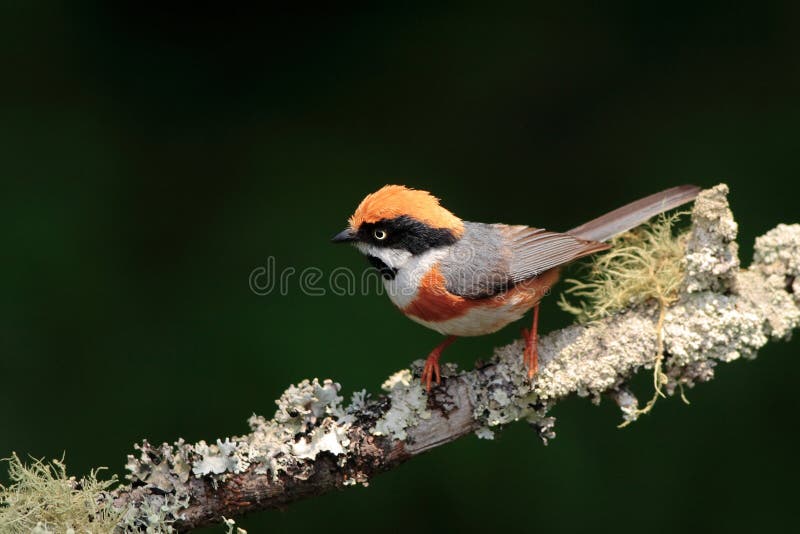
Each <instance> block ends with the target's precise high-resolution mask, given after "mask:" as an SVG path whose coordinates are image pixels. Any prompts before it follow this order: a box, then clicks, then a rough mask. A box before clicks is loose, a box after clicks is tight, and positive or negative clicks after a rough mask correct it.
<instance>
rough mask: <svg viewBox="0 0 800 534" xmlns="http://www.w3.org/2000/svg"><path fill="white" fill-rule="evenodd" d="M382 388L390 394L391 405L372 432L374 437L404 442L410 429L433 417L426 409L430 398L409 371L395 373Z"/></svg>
mask: <svg viewBox="0 0 800 534" xmlns="http://www.w3.org/2000/svg"><path fill="white" fill-rule="evenodd" d="M381 388H382V389H383V390H384V391H385V392H387V393H388V394H389V401H390V402H391V405H390V407H389V409H388V410H387V411H386V413H384V415H383V416H382V417H381V418H380V419H378V421H376V422H375V426H374V427H372V429H371V430H370V432H371V433H372V434H373V435H376V436H390V437H391V438H392V439H399V440H404V439H406V437H407V435H408V434H407V433H406V429H407V428H408V427H410V426H414V425H416V424H417V422H418V421H419V420H420V419H428V418H429V417H430V416H431V414H430V412H429V411H428V409H427V407H426V405H427V402H428V397H427V395H426V394H425V390H424V389H423V387H422V383H421V382H420V381H419V380H416V379H415V378H414V376H413V375H412V374H411V371H410V370H409V369H403V370H401V371H398V372H396V373H394V374H393V375H392V376H390V377H389V378H388V379H386V381H385V382H384V383H383V385H382V386H381Z"/></svg>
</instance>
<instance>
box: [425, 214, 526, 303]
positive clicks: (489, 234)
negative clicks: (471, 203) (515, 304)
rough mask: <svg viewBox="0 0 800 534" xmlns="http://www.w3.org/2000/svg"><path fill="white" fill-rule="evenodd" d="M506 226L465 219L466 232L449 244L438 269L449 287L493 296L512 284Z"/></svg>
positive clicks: (463, 292)
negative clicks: (455, 241) (456, 240)
mask: <svg viewBox="0 0 800 534" xmlns="http://www.w3.org/2000/svg"><path fill="white" fill-rule="evenodd" d="M511 261H512V254H511V250H510V249H509V247H508V243H507V235H506V226H505V225H502V224H484V223H475V222H467V221H465V222H464V235H463V236H462V237H461V239H459V240H458V242H457V243H455V244H454V245H452V246H450V248H449V250H448V253H447V255H446V256H445V257H444V258H443V259H442V260H440V262H439V269H440V271H441V273H442V276H443V277H444V279H445V283H446V287H447V290H448V291H449V292H450V293H453V294H454V295H459V296H461V297H466V298H470V299H479V298H484V297H490V296H492V295H496V294H498V293H502V292H503V291H505V290H506V289H508V288H509V287H511V286H512V285H513V282H511V278H510V276H509V274H510V267H511Z"/></svg>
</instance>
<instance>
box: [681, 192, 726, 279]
mask: <svg viewBox="0 0 800 534" xmlns="http://www.w3.org/2000/svg"><path fill="white" fill-rule="evenodd" d="M738 229H739V227H738V225H737V224H736V221H734V219H733V213H731V210H730V208H729V207H728V186H727V185H725V184H719V185H717V186H715V187H712V188H711V189H706V190H705V191H702V192H700V195H698V197H697V200H695V205H694V209H693V210H692V231H691V234H690V236H689V241H688V243H687V246H686V258H685V269H686V278H685V280H684V291H685V292H687V293H694V292H698V291H716V292H724V291H727V290H728V289H730V288H731V287H733V286H734V284H735V280H736V276H737V274H738V273H739V255H738V252H739V245H738V244H737V243H736V234H737V232H738Z"/></svg>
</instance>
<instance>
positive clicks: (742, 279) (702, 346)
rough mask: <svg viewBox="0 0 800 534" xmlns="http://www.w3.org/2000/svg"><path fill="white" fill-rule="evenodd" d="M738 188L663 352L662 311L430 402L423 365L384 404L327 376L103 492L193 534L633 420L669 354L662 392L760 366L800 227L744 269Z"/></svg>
mask: <svg viewBox="0 0 800 534" xmlns="http://www.w3.org/2000/svg"><path fill="white" fill-rule="evenodd" d="M727 191H728V190H727V186H725V185H719V186H717V187H715V188H713V189H710V190H707V191H704V192H703V193H701V195H700V197H699V198H698V200H697V202H696V203H695V207H694V210H693V213H692V222H693V226H692V231H691V235H690V238H689V242H688V245H687V250H686V256H685V263H684V265H685V268H686V273H687V275H686V279H685V281H684V286H683V289H682V290H681V293H680V296H679V299H678V300H677V302H676V303H675V304H674V305H673V306H671V307H670V308H669V309H668V310H667V312H666V316H665V321H664V325H663V331H662V333H663V346H664V349H665V350H664V353H663V358H662V355H660V354H658V343H657V331H656V326H657V320H658V315H659V308H658V305H657V304H648V303H646V304H643V305H639V306H636V307H634V308H632V309H629V310H627V311H624V312H622V313H619V314H616V315H613V316H611V317H608V318H606V319H604V320H601V321H596V322H593V323H589V324H585V325H573V326H570V327H567V328H564V329H562V330H559V331H555V332H552V333H550V334H549V335H546V336H544V337H542V338H541V341H540V349H539V358H540V359H539V361H540V370H539V373H538V375H537V376H536V377H535V379H534V380H533V382H532V383H531V382H530V381H528V380H527V378H526V370H525V369H524V368H523V365H522V349H523V344H522V342H521V341H517V342H514V343H511V344H510V345H507V346H505V347H500V348H498V349H496V351H495V354H494V356H493V357H492V359H491V361H490V362H489V363H486V364H479V365H478V366H477V368H476V369H475V370H473V371H469V372H459V371H458V370H457V369H456V366H455V365H453V364H445V365H444V366H443V375H444V379H443V382H442V385H441V386H440V387H436V388H434V389H433V390H432V391H431V395H430V396H428V395H426V393H425V392H424V390H423V389H422V388H421V386H420V384H419V378H418V376H419V371H420V364H421V361H418V362H415V363H414V364H413V365H412V368H411V369H410V370H403V371H400V372H398V373H396V374H395V375H393V376H392V377H390V378H389V379H388V380H387V381H386V383H384V385H383V389H384V390H385V391H386V395H385V396H381V397H379V398H375V399H370V398H368V395H366V393H365V392H363V391H362V392H358V393H355V394H354V395H353V399H352V401H351V402H350V404H349V405H348V406H347V407H343V406H342V397H340V396H339V395H338V393H339V389H340V387H339V385H338V384H335V383H333V382H331V381H329V380H326V381H324V382H322V383H320V382H318V381H317V380H316V379H314V380H313V381H307V380H306V381H304V382H302V383H301V384H298V385H297V386H292V387H290V388H289V389H288V390H286V392H284V394H283V395H282V396H281V398H280V399H279V400H278V401H276V402H277V405H278V410H277V412H276V414H275V417H274V418H273V419H271V420H266V419H265V418H263V417H258V416H253V417H252V418H251V419H250V421H249V423H250V428H251V432H250V433H248V434H245V435H242V436H237V437H233V438H226V439H225V440H217V442H216V443H214V444H211V445H208V444H206V443H205V442H202V441H201V442H199V443H196V444H188V443H185V442H184V441H183V440H179V441H178V442H176V443H174V444H172V445H169V444H163V445H161V446H157V447H156V446H153V445H151V444H149V443H147V442H146V441H145V442H144V443H142V444H141V445H137V450H138V452H137V454H136V455H135V456H129V457H128V464H127V468H128V470H129V471H130V474H129V475H128V479H129V480H130V484H129V485H127V486H124V487H121V488H119V489H117V490H115V491H114V492H111V493H109V494H107V495H106V496H105V498H106V499H111V500H112V502H113V503H114V505H115V506H116V507H118V508H120V509H122V510H124V515H123V517H122V520H121V523H120V527H121V528H122V529H124V530H136V529H145V528H147V527H148V526H149V527H153V528H154V529H156V530H158V529H162V530H164V531H170V529H172V528H174V529H175V530H177V531H188V530H191V529H193V528H196V527H199V526H203V525H206V524H209V523H213V522H218V521H221V517H222V516H226V517H236V516H239V515H241V514H244V513H246V512H252V511H255V510H262V509H266V508H276V507H281V506H284V505H286V504H287V503H290V502H292V501H296V500H299V499H304V498H306V497H310V496H313V495H318V494H321V493H325V492H327V491H330V490H332V489H334V488H339V487H342V486H346V485H351V484H357V483H362V484H365V485H366V484H367V482H368V481H369V479H370V478H371V477H373V476H375V475H376V474H378V473H380V472H382V471H386V470H389V469H392V468H393V467H395V466H397V465H398V464H400V463H402V462H404V461H406V460H408V459H409V458H412V457H414V456H416V455H418V454H421V453H423V452H425V451H427V450H429V449H432V448H434V447H438V446H440V445H443V444H445V443H449V442H451V441H454V440H456V439H458V438H460V437H462V436H464V435H466V434H469V433H473V432H475V433H477V434H478V436H479V437H483V438H491V437H492V436H493V432H494V430H495V429H497V428H499V427H501V426H502V425H505V424H507V423H511V422H513V421H517V420H526V421H528V422H529V423H530V424H531V425H532V426H534V427H535V428H536V429H537V430H538V432H539V433H540V435H541V436H542V438H543V439H544V440H547V439H550V438H552V437H554V433H553V425H554V422H555V419H554V418H552V417H548V416H547V413H548V411H549V409H550V408H551V407H552V406H553V405H554V404H555V403H557V402H558V401H559V400H560V399H563V398H565V397H567V396H569V395H572V394H575V393H577V394H578V395H580V396H590V397H592V398H593V399H595V400H599V399H600V396H601V395H602V394H604V393H605V394H607V395H609V396H610V397H611V398H613V399H614V400H615V401H616V402H617V404H618V405H619V406H620V408H621V410H622V413H623V418H624V420H626V421H632V420H634V419H635V418H636V417H637V416H639V415H640V414H641V411H640V410H638V403H637V400H636V398H635V397H634V396H633V395H632V394H631V393H630V391H628V390H627V389H626V387H625V384H626V381H627V380H628V379H629V378H630V377H631V376H632V375H633V374H634V373H636V372H637V371H638V370H640V369H642V368H645V369H647V368H650V369H652V368H653V366H654V364H655V363H656V361H657V360H658V359H661V369H662V371H663V373H664V374H663V376H662V379H663V384H664V389H665V391H666V392H667V393H668V394H672V393H673V392H674V391H675V390H676V388H680V389H682V388H683V387H691V386H693V385H694V384H695V383H697V382H704V381H707V380H710V379H711V378H712V377H713V373H714V366H715V365H716V364H717V363H718V362H730V361H733V360H736V359H739V358H753V357H755V353H756V351H757V350H758V349H759V348H760V347H762V346H763V345H764V344H766V343H767V341H768V340H769V339H775V340H777V339H786V338H788V337H789V335H790V334H791V330H792V329H793V328H796V327H797V326H798V324H800V225H791V226H788V225H779V226H778V227H776V228H775V229H773V230H772V231H770V232H769V233H767V234H766V235H764V236H762V237H760V238H759V239H758V240H757V241H756V247H755V249H756V252H755V257H754V261H753V264H752V265H751V266H750V267H749V268H748V269H745V270H740V268H739V260H738V256H737V245H736V242H735V237H736V230H737V227H736V223H735V222H734V220H733V217H732V214H731V212H730V210H729V209H728V204H727V199H726V195H727Z"/></svg>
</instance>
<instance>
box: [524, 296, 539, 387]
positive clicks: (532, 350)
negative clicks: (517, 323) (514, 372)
mask: <svg viewBox="0 0 800 534" xmlns="http://www.w3.org/2000/svg"><path fill="white" fill-rule="evenodd" d="M522 337H524V338H525V352H523V361H524V362H525V366H526V367H527V368H528V378H529V379H531V378H533V377H534V375H536V371H538V370H539V304H536V306H534V307H533V325H532V326H531V329H530V330H528V329H527V328H523V329H522Z"/></svg>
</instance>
